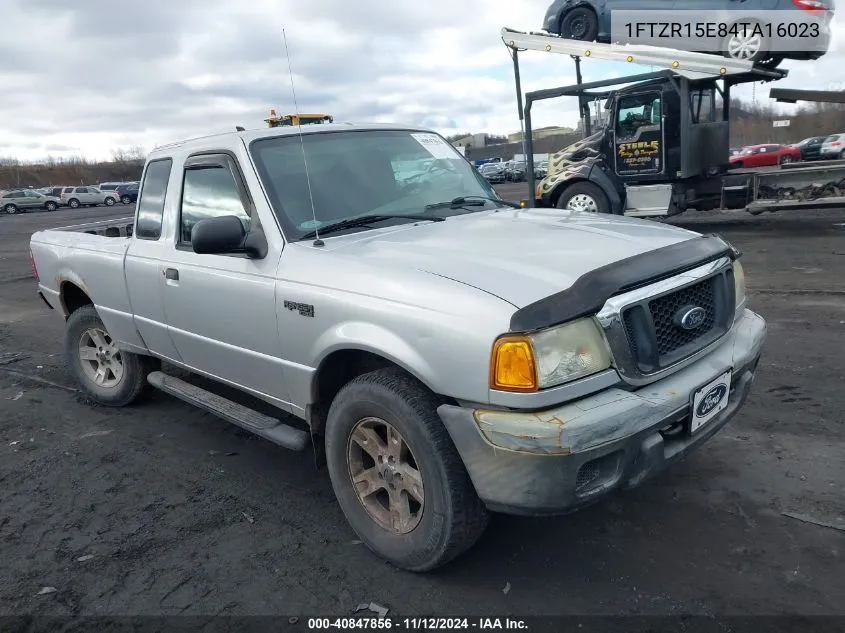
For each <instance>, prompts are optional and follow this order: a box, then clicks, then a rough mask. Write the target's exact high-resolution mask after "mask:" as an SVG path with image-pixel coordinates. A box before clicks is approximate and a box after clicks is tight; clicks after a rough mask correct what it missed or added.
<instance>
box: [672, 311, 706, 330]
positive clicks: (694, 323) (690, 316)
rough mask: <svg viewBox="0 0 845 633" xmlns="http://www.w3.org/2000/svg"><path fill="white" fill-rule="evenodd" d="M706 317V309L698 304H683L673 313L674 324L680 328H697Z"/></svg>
mask: <svg viewBox="0 0 845 633" xmlns="http://www.w3.org/2000/svg"><path fill="white" fill-rule="evenodd" d="M706 319H707V310H705V309H704V308H702V307H699V306H684V307H683V308H681V309H680V310H678V311H677V312H676V313H675V318H674V319H673V320H674V321H675V325H676V326H677V327H679V328H681V329H682V330H697V329H698V328H700V327H701V326H702V325H704V321H705V320H706Z"/></svg>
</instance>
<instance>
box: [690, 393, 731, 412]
mask: <svg viewBox="0 0 845 633" xmlns="http://www.w3.org/2000/svg"><path fill="white" fill-rule="evenodd" d="M727 391H728V388H727V387H726V386H725V385H716V386H715V387H713V388H712V389H711V390H710V391H708V392H707V394H706V395H705V396H704V397H703V398H702V399H701V402H699V403H698V407H697V408H696V410H695V415H696V417H699V418H703V417H704V416H705V415H707V414H708V413H710V412H711V411H712V410H713V409H715V408H716V407H717V406H719V403H720V402H721V401H722V398H724V397H725V394H726V393H727Z"/></svg>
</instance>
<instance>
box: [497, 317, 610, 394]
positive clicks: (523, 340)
mask: <svg viewBox="0 0 845 633" xmlns="http://www.w3.org/2000/svg"><path fill="white" fill-rule="evenodd" d="M609 367H610V351H609V350H608V348H607V345H606V343H605V341H604V337H603V336H602V332H601V328H600V327H599V325H598V323H596V321H595V319H593V318H586V319H580V320H578V321H574V322H572V323H567V324H566V325H560V326H557V327H554V328H550V329H548V330H544V331H542V332H538V333H537V334H531V335H528V336H504V337H502V338H500V339H499V340H497V341H496V344H495V345H494V346H493V355H492V358H491V361H490V388H491V389H499V390H502V391H518V392H532V391H537V390H539V389H545V388H547V387H554V386H556V385H560V384H562V383H565V382H570V381H572V380H577V379H578V378H583V377H584V376H589V375H591V374H594V373H596V372H599V371H602V370H604V369H607V368H609Z"/></svg>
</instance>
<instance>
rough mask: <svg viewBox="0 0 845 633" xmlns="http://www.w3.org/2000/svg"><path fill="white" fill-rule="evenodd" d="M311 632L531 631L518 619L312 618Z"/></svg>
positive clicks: (309, 626) (309, 627)
mask: <svg viewBox="0 0 845 633" xmlns="http://www.w3.org/2000/svg"><path fill="white" fill-rule="evenodd" d="M308 629H309V630H312V631H316V630H355V629H362V630H367V629H371V630H387V629H397V630H407V631H447V630H478V631H497V630H501V631H505V630H510V631H520V630H528V625H527V624H526V622H525V620H520V619H514V618H460V617H459V618H433V617H419V618H390V617H382V618H355V617H351V618H309V619H308Z"/></svg>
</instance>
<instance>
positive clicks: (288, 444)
mask: <svg viewBox="0 0 845 633" xmlns="http://www.w3.org/2000/svg"><path fill="white" fill-rule="evenodd" d="M147 382H149V383H150V384H151V385H152V386H153V387H155V388H156V389H159V390H161V391H164V392H165V393H168V394H170V395H171V396H174V397H176V398H179V399H180V400H182V401H184V402H187V403H188V404H192V405H194V406H195V407H198V408H200V409H203V410H205V411H208V412H209V413H213V414H214V415H216V416H218V417H220V418H222V419H224V420H226V421H227V422H231V423H232V424H235V425H237V426H239V427H241V428H242V429H246V430H247V431H250V432H252V433H255V434H256V435H258V436H259V437H263V438H264V439H266V440H270V441H271V442H273V443H275V444H278V445H279V446H283V447H285V448H289V449H290V450H292V451H301V450H304V449H305V447H306V446H307V445H308V442H309V436H308V433H306V432H305V431H302V430H300V429H296V428H294V427H292V426H289V425H287V424H283V423H282V421H281V420H278V419H276V418H272V417H270V416H269V415H264V414H263V413H260V412H258V411H255V410H254V409H250V408H248V407H245V406H243V405H241V404H238V403H237V402H233V401H231V400H229V399H227V398H224V397H222V396H218V395H217V394H215V393H212V392H211V391H208V390H206V389H202V388H201V387H197V386H195V385H192V384H190V383H187V382H185V381H184V380H180V379H179V378H175V377H174V376H168V375H167V374H165V373H164V372H160V371H154V372H152V373H151V374H150V375H149V376H147Z"/></svg>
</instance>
